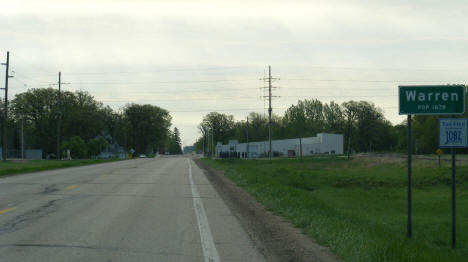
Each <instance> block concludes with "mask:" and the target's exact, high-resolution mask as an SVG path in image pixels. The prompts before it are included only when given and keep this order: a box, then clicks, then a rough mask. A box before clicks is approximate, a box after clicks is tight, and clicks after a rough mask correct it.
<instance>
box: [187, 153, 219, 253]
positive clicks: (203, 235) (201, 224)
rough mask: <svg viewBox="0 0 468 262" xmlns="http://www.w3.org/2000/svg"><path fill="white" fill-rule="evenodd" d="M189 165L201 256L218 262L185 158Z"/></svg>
mask: <svg viewBox="0 0 468 262" xmlns="http://www.w3.org/2000/svg"><path fill="white" fill-rule="evenodd" d="M187 162H188V164H189V180H190V187H191V188H192V197H193V207H194V210H195V215H196V217H197V221H198V229H199V231H200V240H201V245H202V249H203V256H204V257H205V262H220V261H221V260H220V259H219V254H218V251H217V250H216V246H215V243H214V240H213V236H212V235H211V229H210V224H209V223H208V218H207V217H206V212H205V208H204V207H203V203H202V200H201V198H200V195H199V194H198V190H197V186H196V185H195V184H194V183H193V178H192V164H191V161H190V159H188V158H187Z"/></svg>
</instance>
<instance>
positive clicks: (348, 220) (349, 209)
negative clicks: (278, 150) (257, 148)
mask: <svg viewBox="0 0 468 262" xmlns="http://www.w3.org/2000/svg"><path fill="white" fill-rule="evenodd" d="M202 161H203V162H204V163H205V164H207V165H209V166H211V167H214V168H216V169H220V170H224V171H225V176H227V177H228V178H230V179H231V180H233V181H234V182H235V183H237V185H239V186H241V187H243V188H244V189H246V190H247V191H248V192H249V193H250V194H251V195H253V196H254V197H255V198H256V199H257V201H259V202H260V203H261V204H263V205H264V206H265V207H266V209H268V210H270V211H272V212H273V213H275V214H277V215H279V216H283V217H285V218H286V219H287V220H289V221H290V222H291V223H293V224H294V225H295V226H296V227H298V228H301V229H302V230H303V232H304V233H305V234H307V235H308V236H310V237H311V238H313V239H315V240H316V241H317V242H318V243H320V244H322V245H324V246H328V247H330V249H331V250H332V251H333V252H334V253H336V254H337V255H338V256H339V257H340V258H341V259H343V260H344V261H356V262H358V261H359V262H362V261H467V257H468V167H467V166H461V167H458V168H457V248H456V249H452V248H451V189H450V188H451V179H450V178H451V169H450V166H449V162H443V163H442V167H441V168H438V166H437V162H436V161H427V160H415V161H414V163H413V181H412V182H413V238H412V240H409V239H408V238H407V237H406V221H407V173H406V172H407V165H406V162H405V161H404V160H401V159H389V158H382V157H377V158H354V159H350V160H348V159H346V158H343V157H317V158H306V159H304V162H302V163H301V162H300V161H298V160H296V159H280V160H271V161H270V160H247V161H245V160H209V159H203V160H202Z"/></svg>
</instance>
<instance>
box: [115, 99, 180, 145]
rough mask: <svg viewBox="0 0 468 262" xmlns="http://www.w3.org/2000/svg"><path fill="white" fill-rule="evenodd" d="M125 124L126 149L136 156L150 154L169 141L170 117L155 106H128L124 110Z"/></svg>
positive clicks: (165, 111)
mask: <svg viewBox="0 0 468 262" xmlns="http://www.w3.org/2000/svg"><path fill="white" fill-rule="evenodd" d="M124 119H125V121H126V124H127V132H128V135H127V140H128V144H127V148H128V149H129V148H130V147H131V148H134V150H135V151H136V153H137V154H140V153H146V154H148V153H152V152H154V151H155V150H156V149H157V148H159V147H160V146H161V147H163V146H164V145H165V144H166V141H167V140H168V139H169V133H170V131H169V127H170V125H171V119H172V118H171V116H170V115H169V112H168V111H167V110H165V109H162V108H160V107H157V106H152V105H138V104H130V105H127V106H126V107H125V108H124Z"/></svg>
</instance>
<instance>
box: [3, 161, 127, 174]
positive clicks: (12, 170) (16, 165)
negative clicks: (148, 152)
mask: <svg viewBox="0 0 468 262" xmlns="http://www.w3.org/2000/svg"><path fill="white" fill-rule="evenodd" d="M120 160H121V159H83V160H25V161H6V162H1V161H0V176H4V175H14V174H22V173H31V172H37V171H44V170H52V169H59V168H67V167H76V166H85V165H92V164H101V163H107V162H113V161H120Z"/></svg>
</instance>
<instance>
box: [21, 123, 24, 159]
mask: <svg viewBox="0 0 468 262" xmlns="http://www.w3.org/2000/svg"><path fill="white" fill-rule="evenodd" d="M21 159H22V160H24V118H21Z"/></svg>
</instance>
